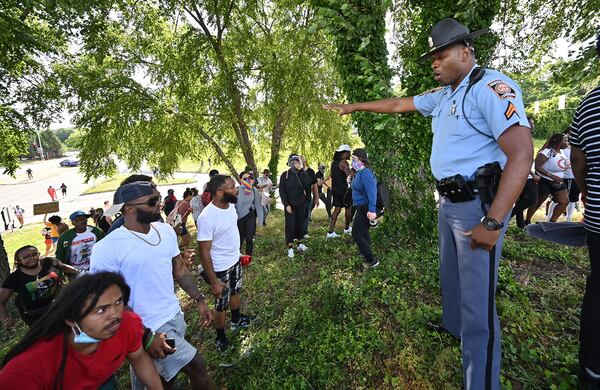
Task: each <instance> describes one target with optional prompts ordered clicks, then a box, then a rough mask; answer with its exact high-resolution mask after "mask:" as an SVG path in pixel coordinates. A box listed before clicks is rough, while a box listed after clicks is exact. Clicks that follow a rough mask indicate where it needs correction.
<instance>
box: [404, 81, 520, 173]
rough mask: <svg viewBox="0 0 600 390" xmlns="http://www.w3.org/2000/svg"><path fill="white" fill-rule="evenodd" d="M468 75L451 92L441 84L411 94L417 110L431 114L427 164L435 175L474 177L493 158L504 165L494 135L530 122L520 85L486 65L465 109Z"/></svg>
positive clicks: (427, 114)
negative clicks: (430, 134)
mask: <svg viewBox="0 0 600 390" xmlns="http://www.w3.org/2000/svg"><path fill="white" fill-rule="evenodd" d="M471 72H473V70H471ZM471 72H469V75H470V74H471ZM469 75H467V76H466V77H465V78H464V79H463V81H462V82H461V83H460V84H459V86H458V87H457V88H456V89H455V90H454V91H452V88H451V87H450V86H445V87H442V88H439V89H437V90H432V91H429V92H425V93H423V94H421V95H419V96H415V97H414V104H415V106H416V108H417V110H418V111H419V112H420V113H421V114H423V115H424V116H431V117H432V125H431V126H432V129H433V145H432V148H431V158H430V163H431V171H432V173H433V176H434V177H435V178H436V179H437V180H441V179H443V178H445V177H449V176H454V175H457V174H460V175H463V176H465V177H467V178H472V176H473V174H474V173H475V170H476V169H477V168H479V167H480V166H482V165H484V164H487V163H491V162H494V161H498V162H499V163H500V166H502V168H504V164H506V155H505V154H504V152H502V150H501V149H500V145H499V144H498V142H497V139H498V138H499V137H500V136H501V135H502V133H503V132H504V131H505V130H506V129H508V128H509V127H510V126H512V125H515V124H519V125H522V126H525V127H529V122H528V121H527V116H526V114H525V107H524V105H523V99H522V94H521V89H520V88H519V86H518V85H517V84H516V83H515V82H514V81H513V80H511V79H510V78H509V77H507V76H505V75H504V74H502V73H500V72H498V71H495V70H492V69H486V70H485V74H484V76H483V78H482V79H481V80H479V82H477V83H476V84H475V85H473V87H471V89H470V90H469V93H468V94H467V96H466V99H465V105H464V113H463V108H462V101H463V97H464V95H465V91H466V89H467V85H468V83H469ZM465 114H466V115H467V118H468V119H469V121H470V122H471V123H472V124H473V126H475V127H476V128H478V129H479V130H480V131H481V132H483V133H484V134H488V135H489V136H485V135H483V134H480V133H479V132H477V130H475V129H473V128H472V127H471V126H469V124H468V123H467V121H466V120H465V116H464V115H465ZM491 137H493V138H491Z"/></svg>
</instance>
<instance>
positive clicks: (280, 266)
mask: <svg viewBox="0 0 600 390" xmlns="http://www.w3.org/2000/svg"><path fill="white" fill-rule="evenodd" d="M282 217H283V215H282V214H281V211H278V210H277V211H275V212H273V214H272V215H270V216H269V220H268V226H266V227H260V228H259V230H258V233H257V238H256V242H255V252H256V253H255V258H254V262H253V264H252V265H251V266H250V267H249V268H247V269H245V274H244V290H243V293H242V313H246V314H250V315H253V316H256V317H257V320H256V322H255V324H254V326H253V327H252V328H251V329H249V330H247V331H244V332H241V333H238V334H231V333H230V332H229V331H228V337H230V339H231V340H232V341H233V342H234V343H235V345H236V349H235V350H234V351H233V352H232V353H230V354H228V355H221V354H218V353H217V352H216V351H215V348H214V336H215V334H214V330H212V329H210V330H204V329H200V328H199V324H198V318H199V316H198V313H197V311H196V309H195V308H194V305H193V304H192V302H191V301H190V300H189V298H187V297H186V296H185V294H183V293H182V292H181V291H179V292H178V294H179V296H180V297H181V303H182V307H183V308H184V311H185V314H186V321H187V323H188V331H187V338H188V340H190V341H191V342H192V343H193V344H194V345H196V347H197V348H198V350H199V351H200V352H201V353H202V354H203V355H204V357H205V359H206V361H207V364H208V367H209V371H210V373H211V376H212V378H213V380H214V381H215V383H216V384H217V385H218V386H219V387H220V388H227V389H281V388H285V389H289V388H294V389H356V388H390V389H391V388H394V389H460V388H461V386H462V368H461V356H460V344H459V342H457V341H455V340H454V339H452V338H451V337H449V336H447V335H440V334H437V333H435V332H433V331H431V330H430V329H429V328H427V326H426V322H427V321H428V320H431V319H439V318H440V316H441V309H440V297H439V280H438V254H437V243H436V242H427V241H425V242H420V243H407V242H403V241H402V236H403V235H402V232H398V236H397V239H395V240H393V242H390V241H389V240H385V241H384V240H380V239H378V238H377V234H376V233H377V229H375V230H374V231H373V233H375V234H374V237H375V239H374V247H375V253H376V255H377V256H378V257H379V259H380V260H381V265H380V266H379V267H377V268H375V269H372V270H371V269H368V270H365V269H364V268H363V266H362V264H361V261H360V260H359V258H358V256H357V255H356V253H357V250H356V247H355V245H354V244H353V243H352V241H351V238H350V236H343V237H341V238H339V239H333V240H326V239H325V232H326V227H325V225H326V222H327V221H326V215H325V213H324V211H322V210H318V211H317V212H316V213H315V216H314V219H315V220H314V222H313V225H312V226H311V231H310V234H311V238H309V239H308V240H306V245H307V246H308V247H309V250H308V252H307V253H306V254H305V255H301V256H299V255H296V257H295V258H294V259H288V258H287V256H286V250H285V245H284V239H283V218H282ZM191 230H192V234H194V229H191ZM15 234H16V233H15ZM5 239H6V241H7V243H9V245H10V240H11V235H6V236H5ZM505 242H506V244H505V250H504V252H503V260H502V262H501V267H500V273H499V274H500V277H499V289H498V299H497V305H498V312H499V315H500V319H501V324H502V331H503V337H502V348H503V360H502V374H503V377H502V383H503V387H504V388H507V389H511V388H513V389H525V388H533V389H549V388H574V387H575V386H576V367H577V351H578V338H577V337H578V336H577V332H578V322H579V321H578V317H579V309H580V302H581V299H582V295H583V289H584V283H585V274H586V272H587V267H588V259H587V253H586V251H585V249H573V248H570V247H565V246H561V245H555V244H550V243H544V242H541V241H537V240H534V239H532V238H529V237H527V236H525V235H524V234H523V232H521V231H519V230H518V229H516V228H515V227H514V226H511V227H510V229H509V233H508V237H507V239H506V241H505ZM9 255H12V254H9ZM194 271H196V270H194ZM199 283H200V286H201V288H202V290H203V292H204V293H205V294H207V295H208V294H209V289H208V286H206V285H205V284H204V283H203V282H199ZM19 325H20V326H23V325H22V324H21V323H19ZM21 329H22V328H19V329H17V328H14V329H13V330H11V331H9V332H2V334H1V335H0V342H1V345H2V347H1V349H0V355H3V354H4V353H5V352H6V350H7V349H8V348H9V346H10V345H12V344H14V342H15V341H16V340H17V339H18V337H19V336H20V335H21V334H22V330H21ZM119 378H120V381H121V383H122V385H123V388H128V387H129V379H128V373H127V370H126V369H122V370H121V371H120V373H119ZM181 381H182V383H181V385H182V386H181V388H186V384H185V379H184V378H183V377H181Z"/></svg>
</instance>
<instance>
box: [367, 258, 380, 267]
mask: <svg viewBox="0 0 600 390" xmlns="http://www.w3.org/2000/svg"><path fill="white" fill-rule="evenodd" d="M367 265H368V266H369V268H375V267H377V266H378V265H379V260H377V259H375V260H373V261H372V262H370V263H367Z"/></svg>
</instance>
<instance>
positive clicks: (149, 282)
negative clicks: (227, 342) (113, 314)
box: [90, 222, 181, 330]
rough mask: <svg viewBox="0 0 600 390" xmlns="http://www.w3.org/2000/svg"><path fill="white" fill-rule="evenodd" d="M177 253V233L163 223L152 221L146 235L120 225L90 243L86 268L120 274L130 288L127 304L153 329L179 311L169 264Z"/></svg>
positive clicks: (170, 264)
mask: <svg viewBox="0 0 600 390" xmlns="http://www.w3.org/2000/svg"><path fill="white" fill-rule="evenodd" d="M152 227H154V229H153V228H152ZM134 234H135V235H134ZM136 236H138V237H136ZM142 238H143V240H142ZM144 240H146V241H148V242H145V241H144ZM159 241H160V244H158V245H156V246H152V245H151V244H156V243H158V242H159ZM178 254H179V247H178V246H177V236H176V235H175V231H174V230H173V228H172V227H171V226H169V225H168V224H166V223H162V222H153V223H152V224H151V227H150V231H149V232H148V234H143V233H139V232H132V231H130V230H129V229H127V228H126V227H125V226H121V227H120V228H118V229H115V230H114V231H113V232H112V233H110V234H109V235H107V236H106V237H105V238H104V239H102V240H101V241H99V242H98V243H97V244H96V245H95V246H94V252H93V253H92V262H91V265H90V271H91V272H100V271H113V272H118V273H120V274H121V275H123V277H124V278H125V282H126V283H127V284H128V285H129V287H130V288H131V296H130V298H129V306H131V308H132V309H133V310H134V311H135V312H136V313H137V314H139V316H140V317H142V321H143V322H144V325H145V326H147V327H149V328H150V329H152V330H156V329H158V328H159V327H160V326H161V325H163V324H165V323H167V322H168V321H170V320H171V319H172V318H173V317H175V315H177V314H178V313H179V312H181V308H180V307H179V300H178V299H177V296H176V295H175V292H174V291H175V285H174V282H173V263H172V260H173V257H175V256H177V255H178Z"/></svg>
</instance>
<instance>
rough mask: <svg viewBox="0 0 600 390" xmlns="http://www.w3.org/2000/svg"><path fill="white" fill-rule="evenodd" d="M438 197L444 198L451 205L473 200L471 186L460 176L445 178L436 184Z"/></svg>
mask: <svg viewBox="0 0 600 390" xmlns="http://www.w3.org/2000/svg"><path fill="white" fill-rule="evenodd" d="M435 187H436V189H437V190H438V192H439V194H440V196H444V197H446V198H448V200H450V202H452V203H459V202H468V201H470V200H473V199H475V194H474V191H473V188H472V184H471V183H469V182H467V181H466V180H465V178H464V177H463V176H462V175H454V176H450V177H445V178H443V179H442V180H440V181H439V182H438V183H437V184H436V186H435Z"/></svg>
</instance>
